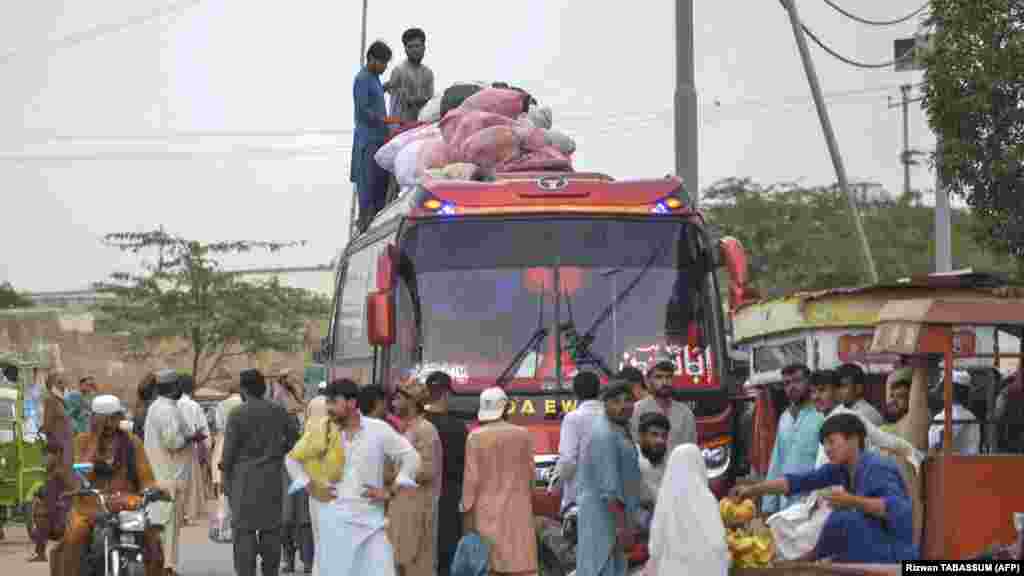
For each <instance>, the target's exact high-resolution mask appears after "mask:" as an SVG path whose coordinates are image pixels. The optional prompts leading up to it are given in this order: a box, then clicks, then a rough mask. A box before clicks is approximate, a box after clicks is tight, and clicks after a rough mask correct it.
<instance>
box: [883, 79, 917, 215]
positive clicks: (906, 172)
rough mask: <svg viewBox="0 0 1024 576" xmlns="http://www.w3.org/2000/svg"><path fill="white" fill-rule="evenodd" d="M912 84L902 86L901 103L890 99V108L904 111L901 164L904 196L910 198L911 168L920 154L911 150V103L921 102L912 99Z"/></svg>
mask: <svg viewBox="0 0 1024 576" xmlns="http://www.w3.org/2000/svg"><path fill="white" fill-rule="evenodd" d="M911 89H912V86H911V85H910V84H904V85H902V86H900V93H901V98H900V101H899V102H895V103H894V102H892V99H891V98H890V101H889V108H895V107H897V106H900V107H901V108H902V109H903V152H902V153H901V154H900V162H901V163H902V164H903V195H904V196H905V197H909V196H910V167H911V166H913V165H916V164H917V162H916V161H915V160H914V156H915V155H917V154H919V152H917V151H916V150H911V149H910V103H911V102H917V101H919V100H921V98H920V97H918V98H911V97H910V90H911Z"/></svg>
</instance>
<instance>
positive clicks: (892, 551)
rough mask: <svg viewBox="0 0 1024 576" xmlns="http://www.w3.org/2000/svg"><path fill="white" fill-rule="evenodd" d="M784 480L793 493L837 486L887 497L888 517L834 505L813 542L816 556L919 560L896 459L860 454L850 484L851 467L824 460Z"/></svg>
mask: <svg viewBox="0 0 1024 576" xmlns="http://www.w3.org/2000/svg"><path fill="white" fill-rule="evenodd" d="M786 481H787V482H788V483H789V490H790V493H791V494H797V493H804V492H810V491H812V490H817V489H820V488H825V487H828V486H837V485H839V486H843V487H844V488H845V489H846V491H847V492H849V493H850V494H854V495H856V496H863V497H865V498H882V499H883V500H885V518H884V519H882V518H877V517H875V516H869V515H867V514H865V513H864V512H862V511H860V510H858V509H853V508H843V509H835V510H833V511H832V513H831V514H830V515H829V517H828V520H826V521H825V526H824V527H823V528H822V530H821V536H820V537H819V538H818V544H817V546H816V547H815V555H816V556H817V557H818V558H831V559H832V561H833V562H851V563H878V564H885V563H894V562H900V561H905V560H915V559H917V557H918V549H917V547H916V546H915V545H914V522H913V514H912V504H911V500H910V497H909V496H907V493H906V491H905V490H904V486H903V478H902V477H901V476H900V472H899V469H898V468H897V467H896V464H895V463H894V462H892V460H890V459H888V458H885V457H883V456H879V455H877V454H873V453H871V452H863V453H861V455H860V460H859V461H858V462H857V466H856V468H855V472H854V475H853V479H852V483H851V479H850V474H849V472H848V468H847V467H846V466H842V465H838V464H825V465H824V466H821V467H819V468H818V469H816V470H814V471H813V472H809V473H807V474H786Z"/></svg>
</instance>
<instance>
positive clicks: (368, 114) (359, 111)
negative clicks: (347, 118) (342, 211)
mask: <svg viewBox="0 0 1024 576" xmlns="http://www.w3.org/2000/svg"><path fill="white" fill-rule="evenodd" d="M390 61H391V49H390V48H388V45H387V44H385V43H384V42H381V41H379V40H378V41H376V42H374V43H373V44H371V45H370V48H369V50H367V52H366V66H364V67H363V69H362V70H360V71H359V74H357V75H356V79H355V82H354V83H353V86H352V101H353V106H354V109H355V124H356V129H355V132H354V133H353V135H352V165H351V170H352V174H351V177H350V180H351V181H352V183H353V184H354V185H355V187H356V194H357V195H358V197H359V223H358V224H359V231H360V232H363V231H364V230H366V228H367V227H368V226H369V225H370V221H371V220H373V217H374V216H375V215H376V214H377V212H379V211H380V210H381V209H382V208H383V207H384V200H385V196H386V194H387V186H388V172H387V170H385V169H383V168H381V167H380V165H379V164H377V161H376V160H374V158H373V156H374V154H376V153H377V150H379V149H380V147H381V146H382V145H383V144H384V142H385V141H386V140H387V138H388V130H389V129H388V126H389V124H392V123H394V122H393V121H392V119H391V118H389V117H388V113H387V105H386V104H385V103H384V87H383V86H382V85H381V83H380V76H381V74H383V73H384V71H385V70H387V68H388V63H389V62H390Z"/></svg>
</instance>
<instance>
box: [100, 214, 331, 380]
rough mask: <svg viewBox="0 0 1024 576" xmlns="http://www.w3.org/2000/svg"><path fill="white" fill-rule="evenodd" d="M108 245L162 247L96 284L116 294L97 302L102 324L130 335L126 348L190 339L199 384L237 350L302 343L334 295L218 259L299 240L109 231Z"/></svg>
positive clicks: (145, 352) (285, 348)
mask: <svg viewBox="0 0 1024 576" xmlns="http://www.w3.org/2000/svg"><path fill="white" fill-rule="evenodd" d="M104 241H105V243H106V244H107V245H109V246H113V247H116V248H119V249H120V250H123V251H125V252H129V253H132V254H136V255H138V254H139V253H141V252H143V251H148V250H156V251H158V254H159V255H158V258H157V261H156V262H155V263H154V262H151V263H144V264H143V270H144V271H143V273H141V274H127V273H121V272H119V273H115V274H112V275H111V278H110V281H108V282H102V283H98V284H96V289H97V290H98V291H99V292H101V293H106V294H111V295H113V296H114V298H111V299H109V300H106V301H101V302H100V303H99V304H98V305H97V312H98V314H97V328H98V329H99V330H101V331H104V332H107V333H115V334H120V335H123V336H125V337H127V341H128V343H129V345H128V350H127V352H128V353H129V354H130V355H133V356H135V357H146V356H149V355H151V354H153V350H152V345H153V344H154V343H155V342H158V341H162V340H167V339H180V341H183V342H186V343H187V350H186V352H188V353H190V354H191V356H192V374H195V375H196V376H195V378H196V385H197V386H201V385H202V384H204V383H205V382H207V381H208V380H209V379H210V378H211V376H213V375H214V374H215V373H216V370H217V369H218V368H219V367H220V366H221V365H222V363H223V362H224V361H225V360H226V359H228V358H230V357H232V356H238V355H245V354H253V353H256V352H260V351H266V350H274V351H282V352H289V351H295V350H296V349H298V348H300V346H301V344H302V342H303V339H302V338H303V329H304V326H305V321H306V320H307V319H315V318H316V317H318V316H325V315H327V314H328V313H329V310H330V302H329V301H328V300H327V299H326V298H323V297H322V296H319V295H317V294H314V293H312V292H310V291H308V290H302V289H297V288H292V287H289V286H284V285H282V284H281V283H280V282H279V281H278V279H277V278H271V279H269V280H265V281H250V280H245V279H242V278H241V277H239V276H238V275H237V274H235V273H233V272H230V271H226V270H224V269H223V268H222V267H221V264H220V262H219V260H218V259H219V258H221V257H223V256H226V255H230V254H240V253H245V252H251V251H254V250H265V251H269V252H277V251H279V250H282V249H284V248H289V247H292V246H296V245H298V244H297V243H275V242H218V243H209V244H204V243H201V242H198V241H195V240H188V239H184V238H179V237H176V236H173V235H170V234H167V233H165V232H163V231H162V230H161V231H152V232H145V233H119V234H108V235H107V236H106V237H105V238H104Z"/></svg>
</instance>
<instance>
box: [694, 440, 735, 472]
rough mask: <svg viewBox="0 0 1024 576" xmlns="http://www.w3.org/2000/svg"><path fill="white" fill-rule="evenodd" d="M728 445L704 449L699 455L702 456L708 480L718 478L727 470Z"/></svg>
mask: <svg viewBox="0 0 1024 576" xmlns="http://www.w3.org/2000/svg"><path fill="white" fill-rule="evenodd" d="M729 446H730V445H729V444H726V445H724V446H716V447H714V448H704V449H703V450H701V454H702V455H703V456H704V466H705V467H706V468H707V469H708V479H709V480H712V479H715V478H718V477H719V476H721V475H722V474H725V471H726V470H728V469H729V460H730V458H729V454H730V450H729Z"/></svg>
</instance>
